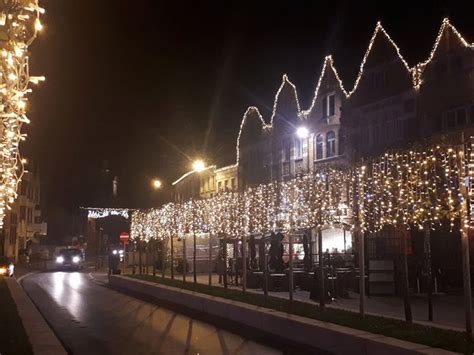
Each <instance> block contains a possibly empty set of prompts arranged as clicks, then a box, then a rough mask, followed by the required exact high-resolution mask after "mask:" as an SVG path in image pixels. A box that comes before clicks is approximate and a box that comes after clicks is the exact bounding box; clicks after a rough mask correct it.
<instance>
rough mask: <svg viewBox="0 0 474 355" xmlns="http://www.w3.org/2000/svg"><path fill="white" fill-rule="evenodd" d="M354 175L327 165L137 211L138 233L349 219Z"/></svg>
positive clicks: (264, 229)
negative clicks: (282, 179) (346, 216)
mask: <svg viewBox="0 0 474 355" xmlns="http://www.w3.org/2000/svg"><path fill="white" fill-rule="evenodd" d="M349 180H350V179H348V178H347V177H346V175H345V174H344V172H343V171H342V170H340V169H335V168H322V170H321V171H320V172H318V173H317V174H309V175H304V176H301V177H298V178H297V179H295V180H291V181H288V182H282V183H270V184H266V185H260V186H256V187H253V188H249V189H248V190H246V191H245V192H224V193H220V194H218V195H216V196H214V197H212V198H209V199H204V200H190V201H188V202H185V203H182V204H172V203H170V204H167V205H164V206H163V207H161V208H159V209H150V210H141V211H135V212H133V213H132V224H131V233H132V237H133V238H140V239H144V240H150V239H152V238H159V239H164V238H169V237H170V236H171V235H176V236H180V237H185V236H186V235H189V234H192V233H196V234H201V233H211V234H214V235H217V234H226V235H232V236H242V235H250V234H262V233H269V232H272V231H276V230H282V231H290V230H300V229H306V228H312V227H316V226H324V225H329V226H332V225H334V224H338V223H342V220H343V219H344V216H343V211H345V210H347V207H345V206H347V201H346V199H347V186H348V183H349Z"/></svg>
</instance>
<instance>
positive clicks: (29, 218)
mask: <svg viewBox="0 0 474 355" xmlns="http://www.w3.org/2000/svg"><path fill="white" fill-rule="evenodd" d="M27 212H28V213H27V216H26V222H27V223H32V222H33V210H32V209H31V208H28V211H27Z"/></svg>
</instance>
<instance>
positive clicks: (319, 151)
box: [315, 134, 324, 160]
mask: <svg viewBox="0 0 474 355" xmlns="http://www.w3.org/2000/svg"><path fill="white" fill-rule="evenodd" d="M323 142H324V139H323V135H322V134H318V135H317V136H316V140H315V146H316V147H315V150H316V160H320V159H323Z"/></svg>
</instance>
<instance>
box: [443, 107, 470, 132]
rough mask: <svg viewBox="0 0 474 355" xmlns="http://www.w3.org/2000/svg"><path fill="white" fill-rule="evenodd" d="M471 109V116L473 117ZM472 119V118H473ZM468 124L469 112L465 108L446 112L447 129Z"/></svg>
mask: <svg viewBox="0 0 474 355" xmlns="http://www.w3.org/2000/svg"><path fill="white" fill-rule="evenodd" d="M472 114H473V113H472V107H471V115H472ZM471 119H472V118H471ZM466 123H467V112H466V108H465V107H460V108H457V109H453V110H449V111H447V112H446V128H454V127H456V126H464V125H465V124H466Z"/></svg>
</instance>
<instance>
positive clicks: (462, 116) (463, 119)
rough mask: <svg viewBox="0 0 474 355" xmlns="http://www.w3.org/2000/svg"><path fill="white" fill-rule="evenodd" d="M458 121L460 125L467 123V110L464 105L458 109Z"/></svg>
mask: <svg viewBox="0 0 474 355" xmlns="http://www.w3.org/2000/svg"><path fill="white" fill-rule="evenodd" d="M456 121H457V124H458V126H463V125H465V124H466V110H465V109H464V107H462V108H460V109H458V110H457V111H456Z"/></svg>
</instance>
